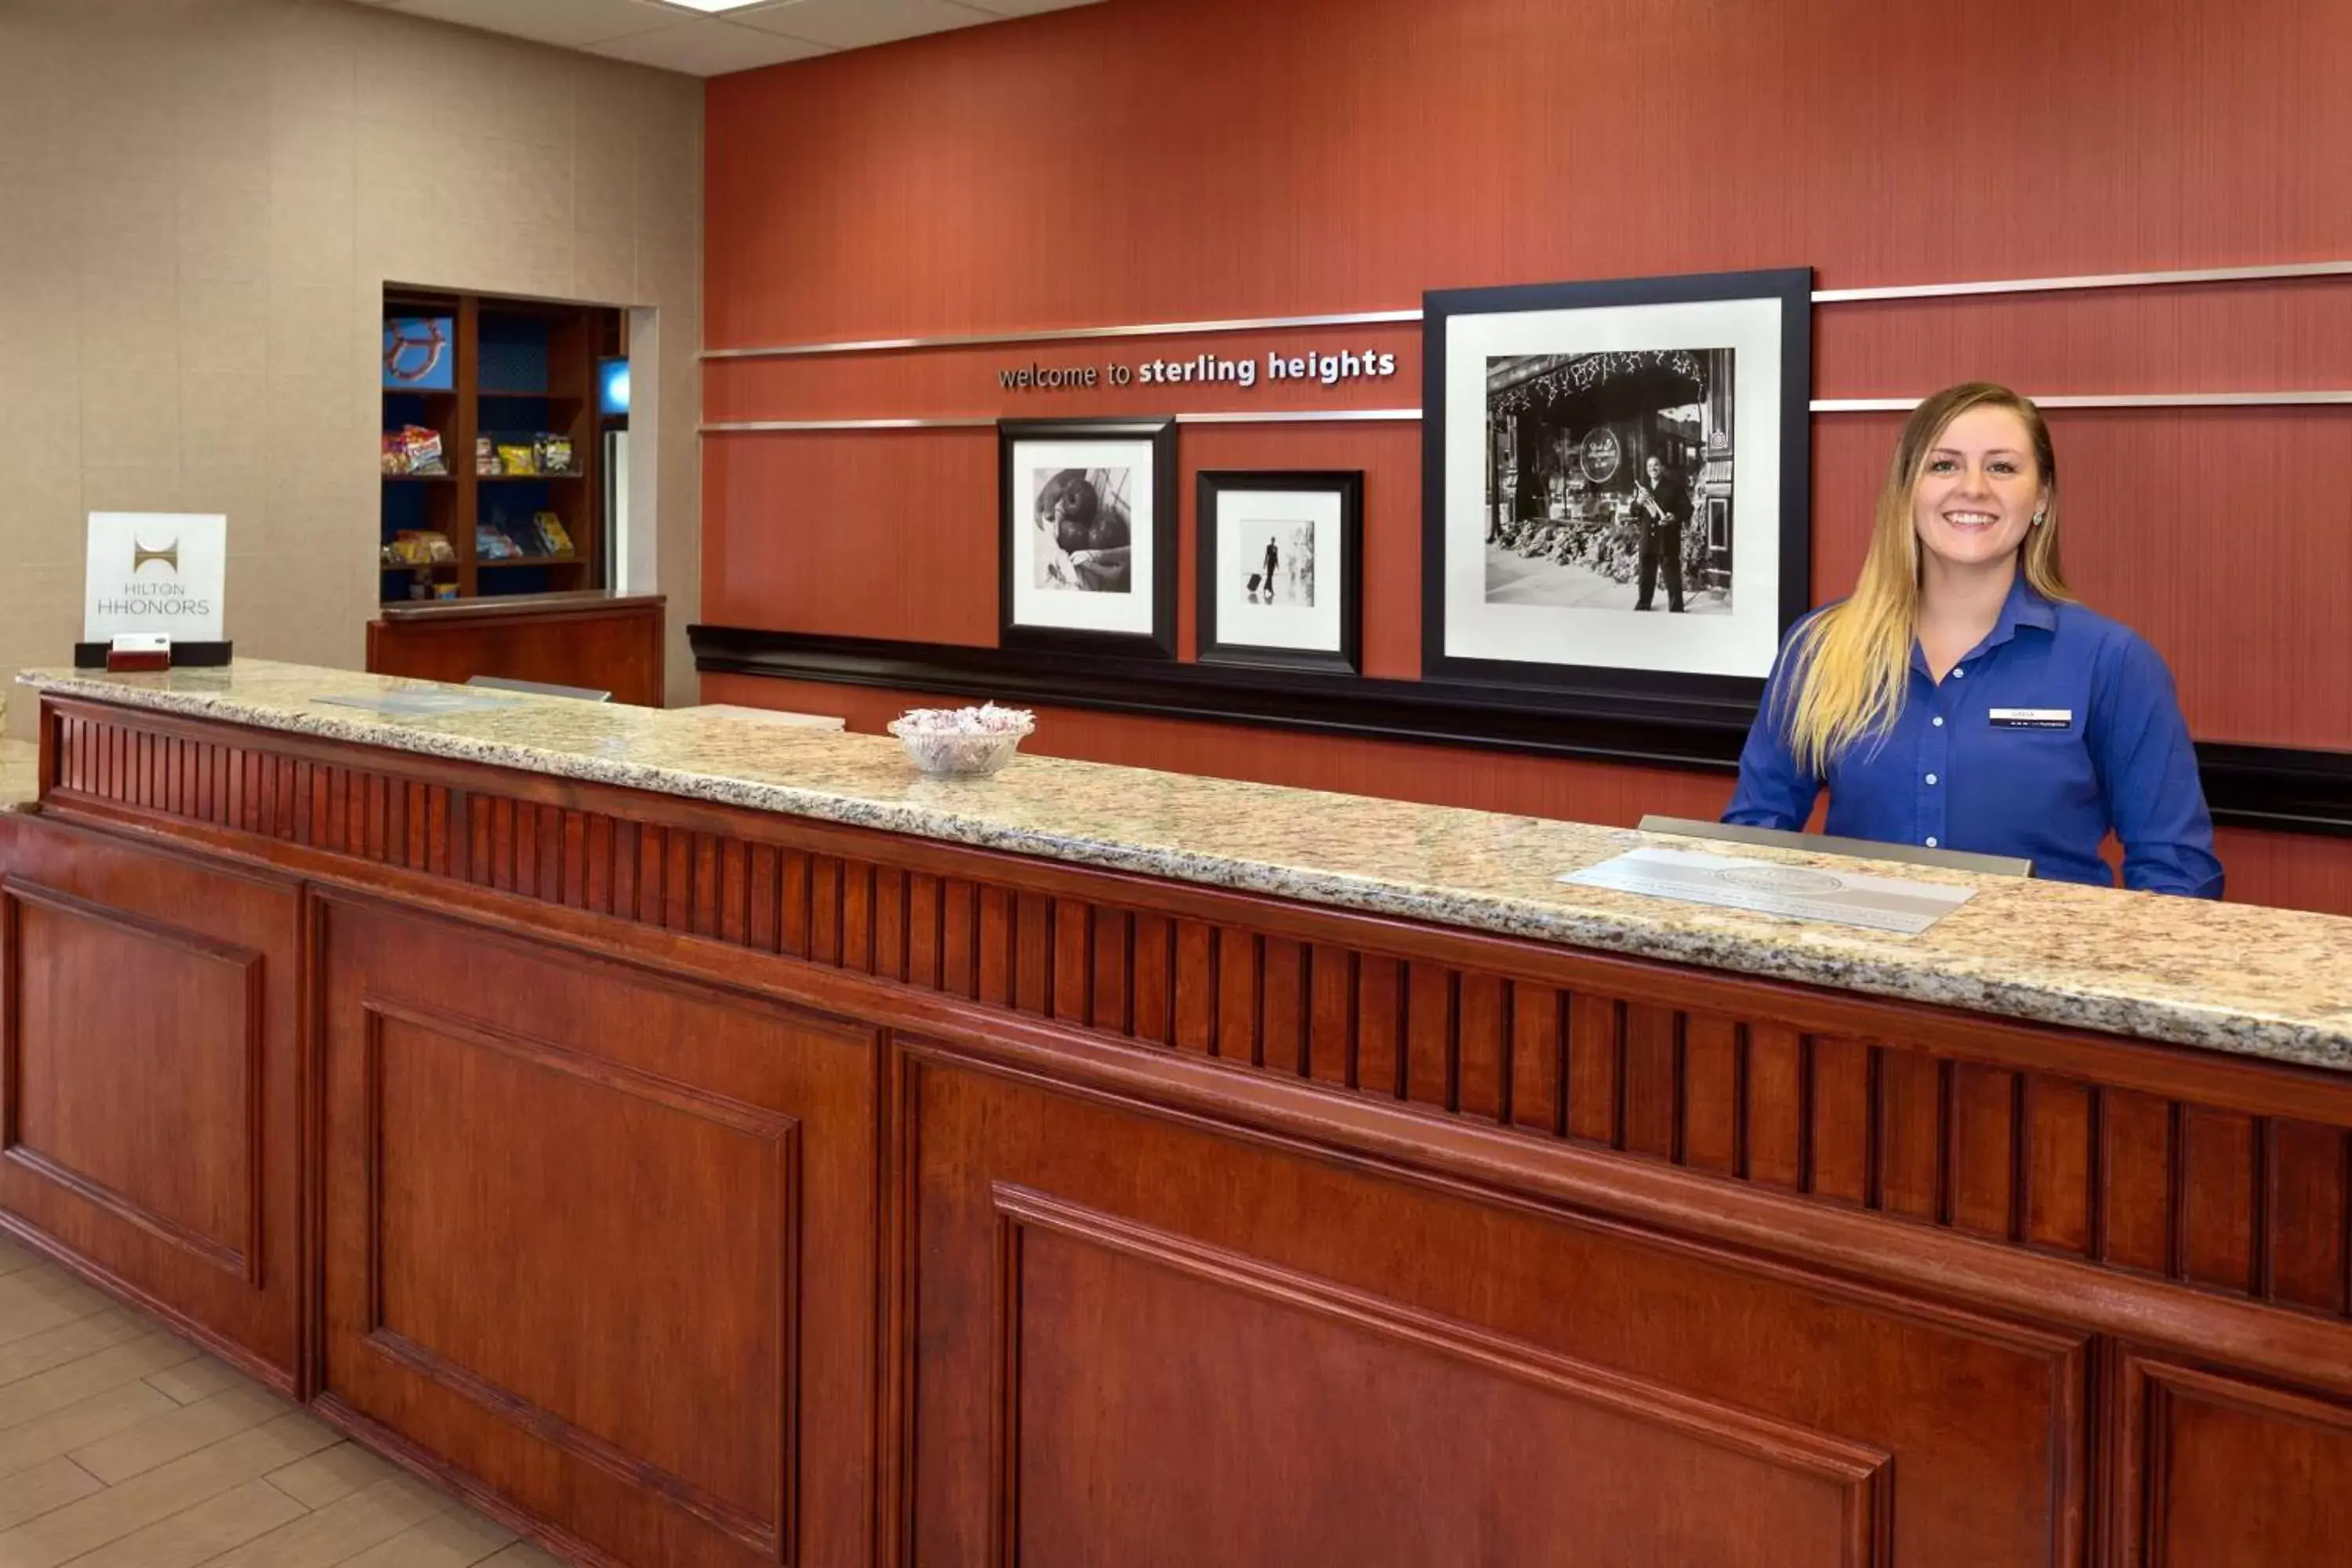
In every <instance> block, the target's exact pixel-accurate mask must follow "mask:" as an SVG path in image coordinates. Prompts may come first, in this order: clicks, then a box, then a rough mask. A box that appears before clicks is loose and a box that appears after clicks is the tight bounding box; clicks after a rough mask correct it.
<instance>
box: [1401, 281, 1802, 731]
mask: <svg viewBox="0 0 2352 1568" xmlns="http://www.w3.org/2000/svg"><path fill="white" fill-rule="evenodd" d="M1812 282H1813V279H1812V271H1811V268H1773V269H1766V270H1759V271H1749V272H1727V273H1704V274H1693V275H1687V276H1679V277H1659V278H1635V279H1613V280H1603V281H1591V282H1570V283H1538V284H1525V285H1515V286H1510V287H1504V288H1483V289H1433V290H1431V291H1429V292H1427V293H1426V294H1424V295H1423V398H1422V405H1423V416H1422V484H1423V508H1422V675H1423V679H1426V680H1431V681H1445V682H1456V683H1465V684H1471V685H1478V686H1495V687H1505V688H1509V689H1513V690H1514V691H1516V692H1517V693H1518V694H1519V696H1520V698H1521V699H1522V700H1528V701H1533V702H1538V703H1541V704H1543V705H1544V706H1546V707H1548V708H1549V709H1551V710H1555V711H1559V712H1560V713H1563V714H1573V715H1580V716H1584V717H1591V718H1610V719H1628V720H1634V721H1646V720H1653V719H1654V720H1658V721H1687V720H1688V719H1689V718H1691V716H1693V715H1694V714H1719V715H1724V714H1733V713H1738V712H1746V713H1748V714H1752V713H1753V712H1754V710H1755V708H1756V705H1757V703H1758V702H1759V700H1760V699H1761V698H1762V695H1763V690H1764V674H1763V672H1762V671H1760V670H1759V672H1758V673H1756V674H1755V675H1752V676H1750V675H1725V674H1719V673H1713V672H1696V671H1680V670H1673V669H1657V668H1633V667H1626V666H1619V665H1612V664H1602V663H1591V662H1570V661H1567V660H1563V661H1561V662H1558V663H1548V662H1538V661H1533V660H1527V659H1519V658H1474V657H1467V656H1463V655H1456V654H1449V653H1448V652H1447V651H1446V649H1447V629H1448V628H1447V579H1446V569H1447V564H1448V562H1447V548H1448V537H1449V536H1448V527H1447V524H1448V516H1447V510H1446V509H1447V497H1448V478H1447V468H1446V453H1447V444H1448V434H1449V431H1452V430H1454V429H1455V428H1457V426H1458V423H1459V422H1460V421H1462V420H1465V419H1468V420H1474V421H1477V422H1478V424H1479V426H1480V427H1481V431H1482V437H1481V439H1482V442H1483V440H1484V439H1485V437H1484V434H1483V432H1484V429H1485V424H1486V415H1487V410H1486V407H1485V406H1484V405H1483V403H1482V405H1481V406H1478V407H1475V408H1464V409H1457V408H1452V407H1449V406H1448V397H1447V393H1448V385H1447V368H1448V363H1449V360H1450V358H1451V357H1452V356H1451V355H1449V353H1448V343H1449V341H1450V338H1451V335H1452V334H1453V333H1454V332H1455V331H1458V330H1459V329H1460V326H1461V324H1462V323H1463V322H1464V321H1465V318H1475V317H1479V316H1490V315H1502V314H1516V313H1522V312H1536V311H1571V310H1608V309H1612V308H1618V307H1639V306H1648V305H1662V304H1685V303H1694V302H1713V301H1763V302H1769V303H1770V304H1773V305H1776V306H1777V307H1778V310H1779V323H1780V332H1779V354H1778V363H1777V364H1775V365H1772V367H1771V368H1772V370H1773V372H1774V374H1776V375H1777V377H1778V384H1777V389H1776V390H1775V391H1774V392H1773V394H1772V397H1771V406H1773V407H1774V408H1776V409H1777V413H1778V419H1777V424H1778V427H1779V428H1778V436H1777V444H1778V452H1779V470H1780V471H1779V480H1778V484H1777V486H1776V487H1773V493H1774V500H1773V504H1774V506H1775V509H1776V510H1775V514H1774V519H1775V533H1776V538H1775V539H1774V540H1773V544H1774V546H1775V550H1774V552H1773V556H1772V558H1773V559H1775V560H1776V561H1777V582H1776V584H1775V585H1774V590H1773V592H1772V593H1771V595H1769V598H1770V600H1771V604H1770V612H1771V615H1772V617H1773V625H1772V628H1771V629H1772V638H1771V641H1772V646H1773V647H1775V648H1777V647H1779V645H1780V641H1781V639H1782V638H1783V637H1786V635H1787V632H1788V629H1789V628H1790V626H1792V625H1794V624H1795V622H1796V621H1797V619H1798V618H1799V617H1800V616H1802V615H1803V614H1804V613H1805V611H1806V609H1807V607H1808V605H1809V603H1810V599H1811V560H1812V545H1811V520H1812V506H1811V395H1812ZM1561 357H1562V359H1563V362H1564V361H1565V360H1566V359H1568V358H1570V357H1582V356H1561ZM1768 363H1769V361H1768ZM1740 374H1748V373H1747V372H1746V370H1745V367H1744V366H1743V367H1742V369H1741V372H1740ZM1695 521H1696V520H1695Z"/></svg>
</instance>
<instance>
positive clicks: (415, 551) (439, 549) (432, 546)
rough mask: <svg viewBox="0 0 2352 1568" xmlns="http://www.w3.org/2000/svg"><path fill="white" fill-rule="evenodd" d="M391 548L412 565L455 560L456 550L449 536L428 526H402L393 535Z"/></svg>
mask: <svg viewBox="0 0 2352 1568" xmlns="http://www.w3.org/2000/svg"><path fill="white" fill-rule="evenodd" d="M392 548H394V550H396V551H398V552H400V558H401V560H402V561H403V562H404V563H407V564H409V565H412V566H426V565H430V564H432V563H434V562H436V561H455V560H457V547H456V546H455V545H452V544H451V543H450V542H449V536H448V535H447V534H446V533H442V532H438V531H436V530H433V529H429V528H404V529H402V530H401V531H399V532H398V533H395V534H394V535H393V543H392Z"/></svg>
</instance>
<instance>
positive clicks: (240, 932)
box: [0, 814, 303, 1391]
mask: <svg viewBox="0 0 2352 1568" xmlns="http://www.w3.org/2000/svg"><path fill="white" fill-rule="evenodd" d="M299 897H300V893H299V887H298V886H297V885H296V884H295V883H293V882H292V881H290V880H286V879H278V878H273V877H269V876H267V875H256V874H254V873H252V872H251V871H250V870H247V869H236V868H227V867H223V866H218V865H206V864H205V863H204V862H202V861H199V860H196V859H194V858H185V857H181V856H175V855H164V854H157V853H154V852H152V851H151V850H144V849H139V848H134V847H130V846H127V845H125V844H123V843H122V842H121V841H120V840H118V839H115V838H114V837H111V836H108V835H100V834H93V833H88V832H79V831H74V830H69V829H64V828H59V827H57V826H51V825H49V824H47V823H40V822H37V820H36V819H33V818H28V817H22V816H8V815H5V814H0V1209H5V1210H6V1211H7V1212H8V1213H9V1214H10V1215H14V1216H15V1217H16V1219H17V1220H18V1221H20V1222H21V1223H23V1224H25V1225H27V1226H32V1227H34V1228H36V1229H37V1230H38V1231H40V1232H41V1233H43V1234H44V1235H46V1236H47V1237H50V1238H51V1239H52V1240H54V1241H56V1242H57V1243H58V1244H60V1245H61V1246H63V1247H66V1248H68V1250H69V1251H70V1252H72V1253H73V1254H74V1255H75V1256H76V1257H77V1258H79V1259H80V1260H81V1261H82V1262H83V1264H84V1265H85V1266H86V1267H89V1268H92V1269H93V1270H95V1271H97V1272H98V1273H99V1274H100V1276H101V1279H102V1281H103V1282H105V1283H108V1284H110V1285H112V1286H114V1287H115V1288H116V1289H121V1290H124V1291H126V1292H128V1293H130V1294H132V1295H134V1296H135V1297H136V1298H138V1299H139V1300H141V1301H142V1304H143V1305H147V1306H149V1307H151V1308H156V1309H160V1310H163V1311H164V1312H165V1313H167V1314H168V1315H169V1316H170V1317H172V1318H173V1320H174V1321H175V1322H176V1323H177V1324H178V1325H179V1326H181V1327H183V1328H185V1329H188V1330H190V1331H194V1332H195V1333H197V1334H198V1335H200V1336H201V1337H202V1338H204V1339H205V1341H206V1342H208V1343H209V1344H211V1345H212V1347H213V1348H214V1349H215V1350H217V1351H219V1352H222V1353H223V1354H225V1355H227V1356H229V1357H231V1358H232V1359H234V1360H236V1361H237V1362H239V1363H242V1364H243V1365H244V1366H245V1367H246V1368H247V1370H248V1371H250V1372H252V1373H254V1374H255V1375H256V1376H257V1377H260V1378H262V1379H264V1380H265V1381H268V1382H269V1383H271V1384H276V1385H277V1386H278V1387H280V1388H282V1389H286V1390H288V1391H293V1390H294V1389H295V1388H296V1387H297V1378H298V1369H299V1366H300V1363H301V1359H302V1358H301V1346H300V1344H299V1316H298V1308H299V1300H300V1297H301V1296H302V1294H303V1291H302V1283H301V1274H302V1271H301V1268H300V1259H301V1257H302V1256H303V1252H302V1247H301V1226H300V1218H301V1206H300V1193H299V1184H298V1182H299V1126H300V1099H299V1082H300V1058H299V1048H300V1037H299V1028H298V1026H297V1017H298V1002H299V994H300V992H299V984H300V973H301V954H302V943H301V922H300V905H299Z"/></svg>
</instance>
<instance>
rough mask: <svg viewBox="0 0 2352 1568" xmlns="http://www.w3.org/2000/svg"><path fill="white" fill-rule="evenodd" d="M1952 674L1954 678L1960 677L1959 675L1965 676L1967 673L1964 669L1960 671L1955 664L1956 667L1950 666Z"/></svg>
mask: <svg viewBox="0 0 2352 1568" xmlns="http://www.w3.org/2000/svg"><path fill="white" fill-rule="evenodd" d="M1952 673H1953V674H1954V675H1955V676H1961V675H1966V674H1967V673H1968V671H1967V670H1965V669H1962V668H1960V667H1959V666H1958V665H1957V664H1956V665H1954V666H1952Z"/></svg>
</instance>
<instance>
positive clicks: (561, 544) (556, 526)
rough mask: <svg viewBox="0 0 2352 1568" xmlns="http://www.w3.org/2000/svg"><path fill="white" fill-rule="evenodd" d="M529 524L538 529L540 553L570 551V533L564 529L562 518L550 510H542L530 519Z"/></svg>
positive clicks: (559, 553)
mask: <svg viewBox="0 0 2352 1568" xmlns="http://www.w3.org/2000/svg"><path fill="white" fill-rule="evenodd" d="M531 526H532V527H534V528H536V529H537V530H538V531H539V552H540V553H541V555H569V554H571V553H572V535H571V534H569V533H567V532H565V531H564V529H563V520H562V518H560V517H558V516H556V515H555V514H554V513H553V512H551V511H542V512H541V513H540V514H539V515H537V516H536V517H534V518H532V519H531Z"/></svg>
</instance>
